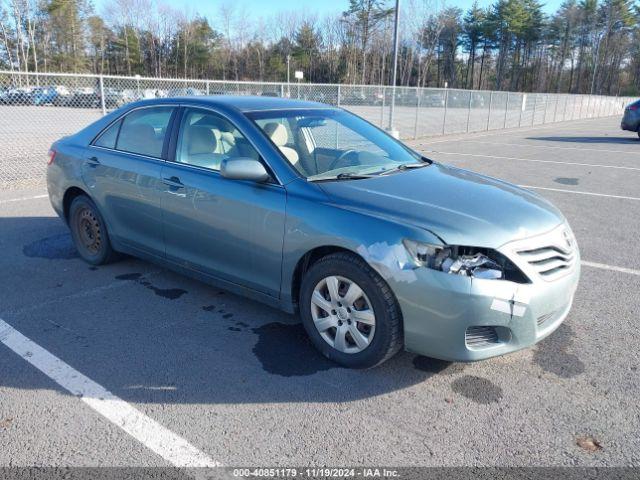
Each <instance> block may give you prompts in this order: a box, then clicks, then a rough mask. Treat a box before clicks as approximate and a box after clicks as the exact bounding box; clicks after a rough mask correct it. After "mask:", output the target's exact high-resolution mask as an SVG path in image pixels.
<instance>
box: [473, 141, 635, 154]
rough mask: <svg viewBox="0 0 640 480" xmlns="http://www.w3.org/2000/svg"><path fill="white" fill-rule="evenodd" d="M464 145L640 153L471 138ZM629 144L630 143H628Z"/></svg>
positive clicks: (627, 151)
mask: <svg viewBox="0 0 640 480" xmlns="http://www.w3.org/2000/svg"><path fill="white" fill-rule="evenodd" d="M465 143H481V144H483V145H498V146H501V147H503V146H508V147H525V148H529V147H533V148H547V149H553V150H580V151H585V150H588V151H591V152H603V153H624V154H625V155H640V151H638V152H632V151H629V150H608V149H606V150H605V149H603V148H587V147H556V146H552V145H531V144H527V143H501V142H487V141H482V140H474V139H472V138H470V139H468V140H465ZM629 143H631V141H630V142H629ZM633 143H636V144H637V143H638V142H637V140H635V139H633Z"/></svg>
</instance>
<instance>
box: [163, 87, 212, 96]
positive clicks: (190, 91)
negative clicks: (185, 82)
mask: <svg viewBox="0 0 640 480" xmlns="http://www.w3.org/2000/svg"><path fill="white" fill-rule="evenodd" d="M201 95H204V92H202V91H201V90H198V89H197V88H193V87H186V88H170V89H169V90H168V91H167V96H168V97H199V96H201Z"/></svg>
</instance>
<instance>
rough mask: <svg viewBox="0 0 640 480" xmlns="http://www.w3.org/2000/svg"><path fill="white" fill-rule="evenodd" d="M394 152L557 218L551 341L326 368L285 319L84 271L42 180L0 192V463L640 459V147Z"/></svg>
mask: <svg viewBox="0 0 640 480" xmlns="http://www.w3.org/2000/svg"><path fill="white" fill-rule="evenodd" d="M411 143H412V144H413V145H414V146H416V147H417V148H418V149H420V150H422V151H424V152H425V153H426V154H427V155H428V156H430V157H432V158H434V159H436V160H438V161H441V162H444V163H450V164H453V165H456V166H460V167H464V168H468V169H471V170H475V171H478V172H481V173H485V174H488V175H491V176H495V177H499V178H503V179H506V180H508V181H511V182H513V183H517V184H519V185H523V186H527V187H528V188H531V189H533V190H535V191H536V192H538V193H539V194H540V195H542V196H544V197H546V198H548V199H549V200H551V201H552V202H553V203H554V204H555V205H557V206H558V207H559V208H560V209H561V210H562V211H563V212H564V214H565V215H566V217H567V218H568V219H569V221H570V223H571V225H572V227H573V230H574V232H575V235H576V237H577V239H578V243H579V245H580V248H581V254H582V259H583V266H582V278H581V283H580V286H579V288H578V291H577V294H576V299H575V303H574V307H573V310H572V311H571V313H570V315H569V317H568V319H567V321H566V322H565V323H564V324H563V325H562V326H561V327H560V328H559V329H558V330H557V331H556V332H555V333H554V334H552V335H551V336H550V337H549V338H547V339H546V340H544V341H543V342H541V343H540V344H538V345H537V346H536V347H534V348H532V349H529V350H526V351H522V352H518V353H514V354H511V355H508V356H505V357H501V358H496V359H492V360H488V361H483V362H479V363H474V364H451V363H446V362H442V361H437V360H433V359H429V358H425V357H418V356H415V355H412V354H408V353H403V354H400V355H398V356H397V357H395V358H393V359H392V360H391V361H389V362H387V363H385V364H384V365H382V366H381V367H378V368H376V369H373V370H368V371H350V370H346V369H342V368H338V367H337V366H336V365H334V364H332V363H330V362H329V361H327V360H325V359H324V358H322V357H321V356H320V355H319V354H318V353H316V351H315V350H314V349H313V348H312V347H311V345H310V343H308V342H307V340H306V338H305V335H304V333H303V330H302V327H301V326H300V325H299V324H298V323H297V320H296V318H294V317H293V316H290V315H286V314H283V313H281V312H279V311H277V310H274V309H271V308H268V307H265V306H263V305H261V304H258V303H255V302H252V301H249V300H246V299H244V298H240V297H237V296H234V295H232V294H229V293H225V292H223V291H218V290H216V289H214V288H211V287H209V286H206V285H204V284H201V283H199V282H197V281H194V280H190V279H188V278H185V277H182V276H180V275H177V274H174V273H171V272H169V271H165V270H162V269H160V268H158V267H157V266H155V265H152V264H149V263H145V262H142V261H138V260H135V259H125V260H123V261H121V262H119V263H115V264H112V265H109V266H103V267H98V268H96V267H89V266H88V265H87V264H85V263H83V262H82V261H81V260H79V259H78V258H77V257H76V255H75V252H74V249H73V246H72V244H71V240H70V236H69V234H68V232H67V229H66V227H65V226H64V224H63V223H62V221H61V220H59V219H58V218H57V217H56V216H55V215H54V213H53V211H52V209H51V207H50V205H49V201H48V198H47V197H46V192H45V191H44V190H43V189H42V188H36V189H30V190H6V191H0V251H1V252H2V253H1V254H0V279H1V281H0V285H2V288H1V289H0V319H1V320H2V322H0V466H165V465H171V464H174V465H183V466H184V465H187V466H193V465H200V464H210V463H211V464H215V463H216V462H219V463H221V464H224V465H231V466H233V465H243V466H247V465H251V466H308V465H314V466H319V465H329V466H345V465H352V466H355V465H360V466H365V465H380V466H384V465H389V466H463V465H474V466H533V465H535V466H559V465H562V466H636V467H637V466H639V465H640V453H639V452H640V436H639V435H638V432H639V431H640V406H639V405H640V404H639V402H638V398H640V377H639V372H638V363H639V361H638V349H637V338H638V322H639V321H640V319H639V314H640V294H639V292H640V242H638V237H639V234H640V186H639V185H640V141H638V138H637V137H636V136H635V135H633V134H629V133H623V132H621V131H620V130H619V118H617V117H616V118H613V117H612V118H606V119H593V120H581V121H575V122H565V123H560V124H555V125H547V126H539V127H535V128H528V129H520V130H509V131H503V132H487V133H480V134H469V135H460V136H455V137H443V138H437V139H431V140H421V141H416V142H411ZM43 158H44V157H43ZM43 162H44V160H43ZM18 332H19V333H18ZM8 339H9V340H8ZM2 343H4V344H2ZM7 343H10V344H11V347H12V348H9V346H8V345H7ZM32 363H37V364H38V365H40V366H43V365H44V366H45V367H46V370H47V372H48V374H45V373H43V372H42V371H40V370H38V369H37V368H35V367H34V366H33V365H32ZM83 375H84V376H86V377H88V379H90V381H92V382H94V383H90V381H89V380H88V379H87V380H85V379H84V377H82V376H83ZM78 381H81V382H84V385H85V386H86V385H90V388H88V390H87V389H85V390H84V391H85V392H86V391H94V392H97V394H96V397H95V398H91V396H90V395H83V396H82V397H81V396H79V395H73V394H71V393H70V392H69V391H67V390H66V389H65V388H63V387H62V386H61V385H62V384H65V385H69V384H73V383H74V382H78ZM101 389H102V390H101ZM104 389H106V390H107V391H108V392H111V394H113V397H109V396H108V395H107V393H108V392H105V391H104ZM131 407H133V409H131V410H130V411H129V410H127V409H130V408H131ZM123 411H124V414H123ZM127 412H128V413H127ZM132 425H133V426H132ZM181 462H182V463H181ZM189 462H191V463H189Z"/></svg>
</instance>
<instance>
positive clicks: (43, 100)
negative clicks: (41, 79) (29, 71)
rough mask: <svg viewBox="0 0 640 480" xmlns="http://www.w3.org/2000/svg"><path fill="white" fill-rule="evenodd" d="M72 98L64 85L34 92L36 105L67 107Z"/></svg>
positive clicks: (41, 88)
mask: <svg viewBox="0 0 640 480" xmlns="http://www.w3.org/2000/svg"><path fill="white" fill-rule="evenodd" d="M70 97H71V92H70V91H69V89H68V88H67V87H65V86H63V85H58V86H56V85H51V86H48V87H37V88H35V89H34V90H33V104H34V105H56V106H59V105H65V104H66V103H67V102H68V101H69V98H70Z"/></svg>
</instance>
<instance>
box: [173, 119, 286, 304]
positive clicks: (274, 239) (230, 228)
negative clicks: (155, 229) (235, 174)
mask: <svg viewBox="0 0 640 480" xmlns="http://www.w3.org/2000/svg"><path fill="white" fill-rule="evenodd" d="M233 156H238V157H253V158H259V155H258V152H257V151H256V150H255V149H254V148H253V146H251V144H250V143H249V142H248V141H247V139H246V138H245V137H244V135H242V133H240V131H239V130H238V129H236V128H235V127H234V126H233V125H232V124H231V123H230V122H229V121H228V120H226V119H225V118H223V117H222V116H220V115H218V114H216V113H214V112H211V111H209V110H201V109H196V108H185V109H184V111H183V114H182V117H181V120H180V125H179V132H178V138H177V142H176V151H175V156H174V160H175V161H173V162H167V163H166V164H165V165H164V167H163V168H162V172H161V177H162V182H163V183H162V200H161V205H162V211H163V224H164V238H165V248H166V257H167V260H169V261H171V262H174V263H176V264H178V265H181V266H183V267H187V268H191V269H194V270H197V271H200V272H203V273H206V274H208V275H211V276H214V277H217V278H220V279H223V280H226V281H229V282H232V283H235V284H237V285H242V286H246V287H249V288H251V289H254V290H257V291H260V292H262V293H266V294H268V295H271V296H274V297H277V296H279V292H280V279H281V263H282V243H283V234H284V221H285V207H286V191H285V189H284V188H283V187H282V186H280V185H278V184H276V183H275V182H273V183H255V182H248V181H238V180H229V179H226V178H224V177H222V176H221V175H220V173H219V169H220V164H221V162H222V160H223V159H224V158H229V157H233Z"/></svg>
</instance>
